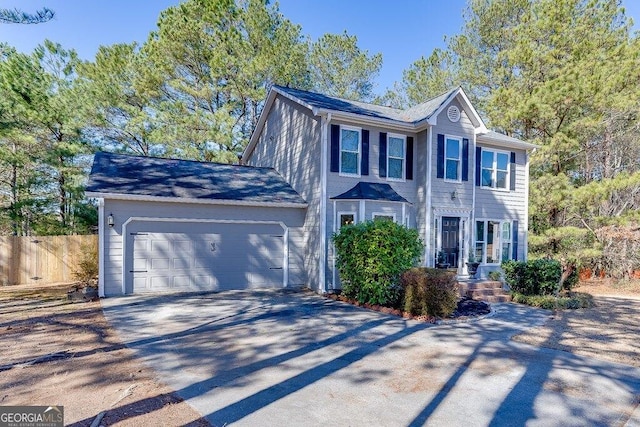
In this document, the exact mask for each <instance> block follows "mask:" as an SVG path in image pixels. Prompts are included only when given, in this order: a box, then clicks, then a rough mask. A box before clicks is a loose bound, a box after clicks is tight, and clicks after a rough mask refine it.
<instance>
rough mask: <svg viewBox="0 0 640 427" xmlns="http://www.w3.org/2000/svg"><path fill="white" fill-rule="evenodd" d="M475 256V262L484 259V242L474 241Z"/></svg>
mask: <svg viewBox="0 0 640 427" xmlns="http://www.w3.org/2000/svg"><path fill="white" fill-rule="evenodd" d="M475 256H476V261H477V262H482V260H483V259H484V243H482V242H476V247H475Z"/></svg>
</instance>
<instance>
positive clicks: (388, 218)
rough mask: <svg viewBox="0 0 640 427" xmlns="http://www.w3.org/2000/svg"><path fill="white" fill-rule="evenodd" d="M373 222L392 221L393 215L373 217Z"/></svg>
mask: <svg viewBox="0 0 640 427" xmlns="http://www.w3.org/2000/svg"><path fill="white" fill-rule="evenodd" d="M373 219H374V220H380V219H381V220H384V221H393V215H374V216H373Z"/></svg>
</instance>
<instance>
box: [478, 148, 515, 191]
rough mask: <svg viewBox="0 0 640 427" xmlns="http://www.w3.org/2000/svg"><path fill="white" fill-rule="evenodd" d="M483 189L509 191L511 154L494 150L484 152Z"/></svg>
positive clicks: (482, 165) (482, 164)
mask: <svg viewBox="0 0 640 427" xmlns="http://www.w3.org/2000/svg"><path fill="white" fill-rule="evenodd" d="M481 167H482V177H481V184H482V186H483V187H490V188H500V189H504V190H507V189H509V182H510V177H509V153H505V152H502V151H493V150H485V149H483V150H482V163H481Z"/></svg>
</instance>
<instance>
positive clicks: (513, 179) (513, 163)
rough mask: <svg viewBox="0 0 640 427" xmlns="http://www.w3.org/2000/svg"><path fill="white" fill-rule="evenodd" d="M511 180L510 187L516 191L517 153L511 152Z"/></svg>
mask: <svg viewBox="0 0 640 427" xmlns="http://www.w3.org/2000/svg"><path fill="white" fill-rule="evenodd" d="M509 178H510V180H511V182H510V183H509V185H510V186H509V189H510V190H511V191H515V189H516V153H514V152H513V151H512V152H511V172H510V174H509Z"/></svg>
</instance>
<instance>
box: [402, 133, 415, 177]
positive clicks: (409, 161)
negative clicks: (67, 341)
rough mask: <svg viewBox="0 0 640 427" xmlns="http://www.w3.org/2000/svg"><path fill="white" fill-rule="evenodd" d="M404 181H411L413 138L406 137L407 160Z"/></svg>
mask: <svg viewBox="0 0 640 427" xmlns="http://www.w3.org/2000/svg"><path fill="white" fill-rule="evenodd" d="M406 162H407V164H406V168H405V171H406V173H405V176H404V177H405V179H413V137H412V136H408V137H407V160H406Z"/></svg>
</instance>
